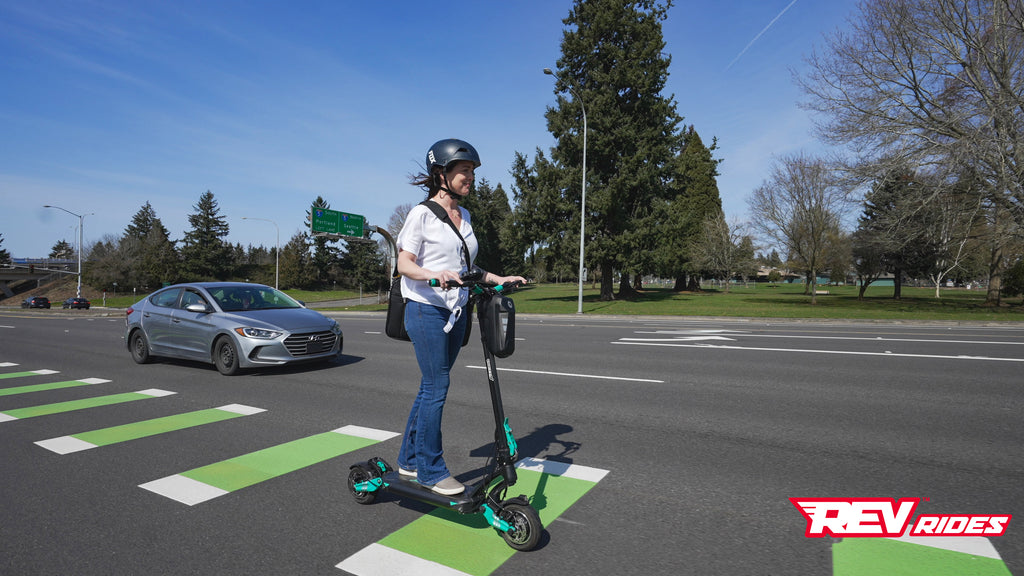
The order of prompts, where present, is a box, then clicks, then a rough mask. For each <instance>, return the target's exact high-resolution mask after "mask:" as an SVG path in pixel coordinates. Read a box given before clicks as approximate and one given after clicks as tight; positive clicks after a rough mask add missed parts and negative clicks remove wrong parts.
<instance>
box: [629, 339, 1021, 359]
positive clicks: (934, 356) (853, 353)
mask: <svg viewBox="0 0 1024 576" xmlns="http://www.w3.org/2000/svg"><path fill="white" fill-rule="evenodd" d="M612 344H623V345H626V346H673V347H676V348H712V349H716V350H753V351H759V352H808V353H811V354H846V355H850V356H898V357H900V358H931V359H935V360H991V361H996V362H1024V358H995V357H992V356H968V355H966V354H964V355H959V356H948V355H941V354H895V353H893V352H856V351H851V350H809V349H803V348H760V347H756V346H727V345H719V344H669V343H662V342H621V341H619V342H612Z"/></svg>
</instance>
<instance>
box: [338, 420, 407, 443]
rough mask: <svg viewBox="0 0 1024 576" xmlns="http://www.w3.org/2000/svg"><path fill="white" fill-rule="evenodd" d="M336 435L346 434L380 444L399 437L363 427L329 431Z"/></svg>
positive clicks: (345, 427)
mask: <svg viewBox="0 0 1024 576" xmlns="http://www.w3.org/2000/svg"><path fill="white" fill-rule="evenodd" d="M331 432H336V433H338V434H347V435H349V436H358V437H359V438H369V439H370V440H379V441H381V442H383V441H385V440H390V439H392V438H394V437H395V436H401V434H399V433H398V432H388V431H387V430H377V429H376V428H365V427H363V426H353V425H352V424H349V425H348V426H342V427H341V428H338V429H337V430H331Z"/></svg>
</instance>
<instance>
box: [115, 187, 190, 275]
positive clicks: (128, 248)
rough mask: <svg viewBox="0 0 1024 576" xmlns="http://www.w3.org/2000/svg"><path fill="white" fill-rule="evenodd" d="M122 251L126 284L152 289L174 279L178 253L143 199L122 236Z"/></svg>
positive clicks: (167, 233) (164, 228)
mask: <svg viewBox="0 0 1024 576" xmlns="http://www.w3.org/2000/svg"><path fill="white" fill-rule="evenodd" d="M120 245H121V249H122V250H121V251H122V252H123V253H124V254H125V255H126V257H127V258H128V275H127V277H126V278H124V279H123V283H124V285H125V286H133V287H137V288H140V289H143V290H152V289H155V288H158V287H160V285H161V284H163V283H165V282H174V281H175V280H177V270H178V252H177V250H176V249H175V247H174V242H173V241H172V240H171V239H170V233H169V232H168V231H167V228H166V227H164V224H163V222H161V221H160V219H159V218H157V216H156V211H155V210H153V207H152V206H151V205H150V203H149V202H146V203H145V204H144V205H143V206H142V208H140V209H139V211H138V212H136V213H135V216H133V217H132V221H131V223H130V224H129V225H128V227H127V228H125V230H124V235H122V236H121V241H120Z"/></svg>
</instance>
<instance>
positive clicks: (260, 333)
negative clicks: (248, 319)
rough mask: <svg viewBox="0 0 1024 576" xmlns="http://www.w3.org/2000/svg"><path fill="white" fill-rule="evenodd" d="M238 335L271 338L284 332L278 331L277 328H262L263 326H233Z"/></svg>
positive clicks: (262, 338) (259, 338)
mask: <svg viewBox="0 0 1024 576" xmlns="http://www.w3.org/2000/svg"><path fill="white" fill-rule="evenodd" d="M235 332H237V333H238V334H239V335H240V336H245V337H246V338H256V339H257V340H273V339H274V338H277V337H278V336H280V335H281V334H284V332H278V331H277V330H264V329H263V328H248V327H246V328H235Z"/></svg>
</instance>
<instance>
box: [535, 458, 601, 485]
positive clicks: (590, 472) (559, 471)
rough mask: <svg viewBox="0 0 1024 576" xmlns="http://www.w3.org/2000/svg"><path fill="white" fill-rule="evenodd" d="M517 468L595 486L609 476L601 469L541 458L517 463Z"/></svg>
mask: <svg viewBox="0 0 1024 576" xmlns="http://www.w3.org/2000/svg"><path fill="white" fill-rule="evenodd" d="M516 468H522V469H523V470H532V471H534V472H542V473H545V474H550V475H552V476H565V477H566V478H575V479H577V480H587V481H590V482H593V483H595V484H596V483H598V482H600V481H601V479H602V478H604V477H605V476H607V475H608V471H607V470H602V469H600V468H591V467H590V466H583V465H580V464H568V463H565V462H554V461H552V460H542V459H540V458H529V457H527V458H523V459H522V460H520V461H519V462H516Z"/></svg>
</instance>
